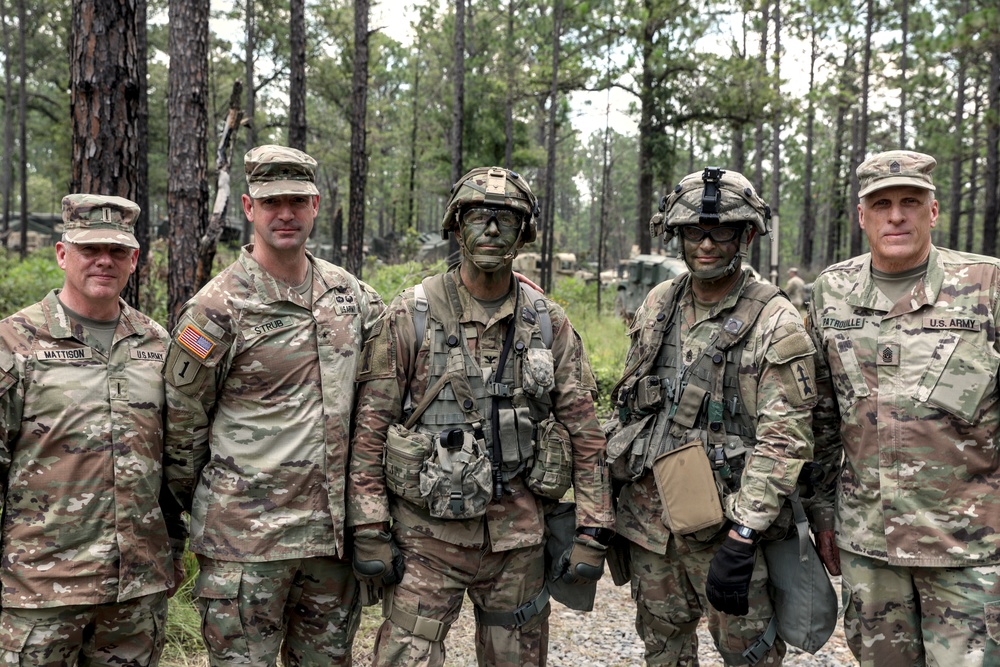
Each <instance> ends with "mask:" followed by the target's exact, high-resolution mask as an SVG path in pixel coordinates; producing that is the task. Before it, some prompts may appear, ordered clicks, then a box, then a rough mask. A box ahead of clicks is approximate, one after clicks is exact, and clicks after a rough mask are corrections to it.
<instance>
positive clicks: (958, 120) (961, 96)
mask: <svg viewBox="0 0 1000 667" xmlns="http://www.w3.org/2000/svg"><path fill="white" fill-rule="evenodd" d="M968 6H969V3H968V0H965V1H964V2H963V3H962V4H961V5H960V6H959V10H958V16H956V24H957V25H960V24H961V22H962V18H963V17H964V16H965V14H966V12H967V11H968ZM955 59H956V60H957V61H958V71H957V72H956V76H955V79H956V80H955V120H954V121H953V122H952V131H953V132H954V143H953V145H954V147H955V148H954V153H953V154H952V156H951V193H950V194H951V205H950V206H949V216H948V247H949V248H954V249H955V250H957V249H958V243H959V231H960V230H961V226H962V225H961V217H962V194H963V193H962V190H963V187H962V165H963V164H964V163H965V150H964V149H963V148H962V134H963V127H964V124H965V67H966V65H965V62H966V59H967V55H966V50H965V49H964V48H961V47H959V48H958V49H957V51H956V53H955Z"/></svg>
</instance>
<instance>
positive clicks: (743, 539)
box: [608, 168, 833, 665]
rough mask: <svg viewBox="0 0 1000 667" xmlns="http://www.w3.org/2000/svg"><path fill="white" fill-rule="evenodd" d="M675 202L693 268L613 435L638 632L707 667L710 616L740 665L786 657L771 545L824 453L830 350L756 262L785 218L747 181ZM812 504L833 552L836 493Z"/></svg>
mask: <svg viewBox="0 0 1000 667" xmlns="http://www.w3.org/2000/svg"><path fill="white" fill-rule="evenodd" d="M660 210H661V213H659V214H657V215H656V216H654V218H653V220H652V221H651V223H650V228H651V232H652V233H653V235H654V236H657V235H659V234H660V233H661V232H662V231H663V228H664V227H665V228H666V232H667V234H668V236H671V237H672V236H673V235H674V234H675V233H676V234H678V235H679V236H680V241H681V248H682V253H683V259H684V262H685V263H686V264H687V266H688V269H689V273H687V274H684V275H682V276H680V277H678V278H675V279H673V280H670V281H666V282H664V283H661V284H659V285H657V286H656V287H654V288H653V289H652V290H651V291H650V293H649V295H648V296H647V297H646V300H645V302H644V303H643V305H642V306H641V307H640V309H639V311H638V312H637V314H636V316H635V319H634V320H633V323H632V326H631V329H630V335H631V337H632V345H631V347H630V349H629V353H628V357H627V360H626V371H625V373H624V375H623V378H622V380H621V381H620V382H619V383H618V385H617V386H616V387H615V390H614V393H613V395H612V398H613V400H614V401H615V403H616V404H617V405H618V406H619V409H620V412H619V414H620V421H621V427H622V428H621V430H619V431H618V432H617V433H615V435H614V436H613V437H612V438H611V439H610V440H609V443H608V463H609V464H610V466H611V470H612V472H613V474H614V475H615V478H616V479H617V480H619V481H620V482H622V485H621V486H622V488H621V491H620V495H619V496H618V501H617V505H616V514H617V524H616V529H617V532H618V534H619V535H620V536H622V537H624V538H627V540H628V542H629V549H628V554H629V556H628V559H627V562H628V563H629V564H630V568H629V569H630V571H631V584H632V595H633V597H634V598H635V600H636V604H637V613H636V629H637V630H638V632H639V635H640V636H641V637H642V638H643V641H644V642H645V645H646V662H647V664H649V665H696V664H698V658H697V654H698V649H697V644H698V639H697V636H696V634H695V628H696V626H697V625H698V621H699V619H700V618H701V617H702V615H707V617H708V626H709V630H710V632H711V634H712V637H713V639H714V640H715V645H716V647H717V648H718V650H719V652H720V653H721V655H722V657H723V659H724V660H725V663H726V664H727V665H746V664H757V663H759V664H768V665H777V664H780V663H781V661H782V659H783V656H784V654H785V644H784V642H783V641H782V640H781V638H780V637H775V626H776V623H775V620H774V612H773V608H772V605H771V601H770V599H769V597H768V592H767V587H766V583H767V578H768V572H767V566H766V563H765V561H764V558H762V557H760V555H759V554H760V549H759V545H758V541H759V540H761V539H763V540H769V539H782V538H784V537H785V535H786V533H787V532H788V531H789V526H790V523H791V521H790V518H791V510H790V507H789V503H788V502H787V499H788V498H789V496H790V495H791V494H792V493H793V492H794V491H795V490H796V489H797V485H798V481H799V479H800V475H801V474H802V472H803V469H804V467H805V466H806V464H807V463H809V462H810V461H812V459H813V437H812V431H811V423H812V422H811V410H812V408H813V407H814V406H815V405H816V401H817V394H816V384H815V377H814V370H813V369H814V360H813V356H814V354H815V349H814V347H813V345H812V343H811V342H810V339H809V337H808V335H807V333H806V331H805V328H804V326H803V323H802V320H801V318H800V317H799V315H798V313H797V312H796V310H795V308H794V307H793V306H792V305H791V304H790V303H789V302H788V300H787V299H786V298H784V297H783V296H782V295H781V294H780V292H779V291H778V289H777V288H775V287H774V286H772V285H770V284H767V283H761V282H758V281H756V280H755V279H754V277H753V275H752V273H751V272H750V270H749V269H746V270H741V262H742V257H744V256H745V254H746V250H747V247H748V246H749V244H750V242H751V241H752V240H753V238H754V236H755V235H756V234H758V233H761V234H766V233H767V227H766V221H767V219H768V218H769V215H770V212H769V211H768V209H767V207H766V205H765V204H764V202H763V201H762V200H761V198H760V197H758V196H757V194H756V193H755V192H754V191H753V188H752V187H751V185H750V183H749V182H748V181H747V180H746V178H744V177H743V176H742V175H741V174H739V173H737V172H733V171H726V170H722V169H718V168H708V169H705V171H704V172H696V173H693V174H690V175H688V176H687V177H685V178H684V179H683V180H682V181H681V183H680V185H678V186H677V188H676V189H675V190H674V192H673V193H672V194H671V195H670V196H669V197H665V198H664V200H663V201H662V203H661V207H660ZM811 512H812V517H811V518H812V522H811V523H812V526H813V529H814V530H815V531H816V532H817V533H818V537H819V541H820V543H821V544H825V548H826V549H828V550H831V549H832V541H833V533H832V528H833V522H832V515H833V509H832V490H831V491H828V492H827V493H826V496H825V502H823V498H820V497H817V498H815V499H814V501H813V502H812V504H811ZM616 549H617V547H616ZM709 603H711V604H709Z"/></svg>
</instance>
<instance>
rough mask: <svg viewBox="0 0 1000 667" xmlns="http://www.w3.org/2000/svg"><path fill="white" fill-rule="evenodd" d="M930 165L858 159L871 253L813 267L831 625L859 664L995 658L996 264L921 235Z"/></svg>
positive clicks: (999, 475) (999, 479)
mask: <svg viewBox="0 0 1000 667" xmlns="http://www.w3.org/2000/svg"><path fill="white" fill-rule="evenodd" d="M935 164H936V161H935V159H934V158H933V157H931V156H930V155H925V154H923V153H917V152H914V151H903V150H895V151H887V152H884V153H879V154H877V155H873V156H872V157H870V158H869V159H867V160H866V161H865V162H863V163H862V164H861V165H860V166H859V167H858V170H857V174H858V180H859V183H860V191H859V193H858V194H859V196H860V198H861V201H860V204H859V205H858V221H859V223H860V225H861V228H862V229H863V230H864V232H865V235H866V236H867V237H868V244H869V246H870V248H871V252H869V253H866V254H864V255H861V256H859V257H855V258H853V259H849V260H847V261H845V262H841V263H839V264H835V265H833V266H831V267H829V268H827V269H826V270H825V271H824V272H823V273H822V274H820V276H819V277H818V278H817V280H816V283H815V286H814V287H813V297H812V305H811V307H810V317H811V330H812V334H813V336H814V339H815V341H816V345H817V347H818V348H819V350H820V352H821V355H822V362H821V364H820V367H819V370H822V371H823V372H829V373H830V374H831V377H832V380H833V388H834V389H835V391H836V406H837V407H838V408H839V409H838V410H837V416H838V417H839V423H840V434H841V435H842V437H843V448H844V454H845V456H844V462H843V464H842V466H841V465H838V466H836V467H834V469H833V472H834V473H839V483H838V484H837V495H836V510H837V544H838V546H839V547H840V562H841V564H842V567H843V580H842V581H843V587H844V601H845V603H846V604H845V610H846V611H845V614H844V629H845V633H846V636H847V641H848V645H849V646H850V647H851V651H852V652H853V653H854V656H855V657H856V658H857V659H858V661H859V662H860V663H861V664H862V665H866V666H874V665H924V664H927V665H963V666H965V667H972V666H974V665H976V666H979V665H993V666H996V665H1000V456H998V455H997V443H998V441H1000V433H998V430H1000V409H998V407H1000V389H998V385H997V369H998V368H1000V341H998V338H997V336H996V332H997V327H998V325H1000V260H998V259H996V258H995V257H984V256H980V255H972V254H969V253H964V252H958V251H955V250H950V249H947V248H939V247H937V246H935V245H934V244H933V243H932V242H931V229H933V227H934V225H935V224H936V222H937V217H938V202H937V200H936V199H935V198H934V190H935V188H934V183H933V181H932V179H931V172H932V171H933V170H934V166H935ZM952 187H957V185H956V184H952ZM953 224H954V223H953Z"/></svg>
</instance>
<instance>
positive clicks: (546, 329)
mask: <svg viewBox="0 0 1000 667" xmlns="http://www.w3.org/2000/svg"><path fill="white" fill-rule="evenodd" d="M518 284H519V285H520V288H519V289H518V290H517V291H516V293H515V307H514V317H513V318H512V319H511V321H510V322H509V323H508V326H507V331H506V335H505V337H504V342H503V349H502V350H500V352H499V356H498V358H497V359H495V361H494V362H493V363H491V364H489V365H487V364H484V365H482V366H481V365H480V364H479V363H478V362H477V361H476V359H475V358H474V357H473V355H472V353H471V351H470V348H469V344H468V341H469V340H470V339H474V338H476V337H478V335H479V334H478V330H477V328H476V325H475V324H471V323H469V324H462V323H461V321H460V318H461V312H462V304H461V300H460V297H459V294H458V286H457V279H456V278H455V277H454V276H453V275H451V274H443V275H436V276H431V277H429V278H426V279H425V280H424V281H423V282H422V283H421V284H420V285H417V286H416V287H415V288H414V297H415V303H414V316H413V325H414V331H415V333H416V341H417V344H418V346H419V347H421V348H422V347H424V346H427V348H428V354H427V375H428V377H427V387H428V390H427V392H426V394H425V396H424V399H423V400H422V401H421V402H420V404H419V405H417V406H416V407H414V408H412V414H411V415H410V418H409V419H408V420H407V425H408V426H409V427H410V428H413V429H414V430H416V431H418V432H421V433H426V434H428V435H430V436H432V437H434V438H439V439H440V440H441V441H442V442H444V441H445V440H446V439H447V438H448V434H452V438H453V439H454V441H455V442H456V444H457V442H458V439H459V438H460V437H468V435H469V434H471V437H472V438H474V439H475V440H476V441H477V442H478V443H479V444H480V447H481V448H482V449H483V450H484V451H486V452H488V453H489V455H490V459H491V463H492V468H493V479H494V496H495V497H496V496H497V495H498V494H499V493H502V490H503V488H504V487H506V485H507V483H508V482H509V481H510V480H511V479H513V478H514V477H516V476H517V475H519V474H521V473H522V472H524V471H525V469H526V468H527V467H528V466H529V465H530V464H531V463H532V461H533V458H534V453H535V452H534V445H533V443H534V441H535V439H536V437H537V428H538V423H539V422H540V421H542V420H544V419H545V418H546V417H548V415H549V413H550V411H551V408H552V401H551V398H550V397H549V391H550V390H551V389H552V388H553V386H554V377H551V376H550V377H549V378H548V382H547V383H546V382H545V378H540V377H538V375H539V373H538V372H533V370H532V368H533V367H532V363H531V361H530V358H531V357H533V356H537V354H538V353H539V352H541V353H542V355H543V356H544V354H545V353H547V354H548V355H549V358H550V359H551V352H550V351H549V349H550V348H551V345H552V322H551V318H550V315H549V312H548V307H547V306H546V303H545V300H544V299H543V298H542V295H541V294H540V293H539V292H537V291H536V290H534V289H531V288H529V287H527V286H526V285H523V284H520V283H518ZM533 351H534V354H533ZM549 368H550V371H551V364H550V367H549ZM498 371H499V372H498ZM543 374H544V373H543ZM550 375H551V374H550ZM407 409H409V406H407ZM414 417H417V419H416V420H414ZM458 431H461V433H457V432H458Z"/></svg>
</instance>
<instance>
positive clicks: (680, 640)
mask: <svg viewBox="0 0 1000 667" xmlns="http://www.w3.org/2000/svg"><path fill="white" fill-rule="evenodd" d="M721 544H722V541H721V540H719V541H718V542H717V543H715V544H713V545H712V546H711V547H709V548H707V549H703V550H701V551H688V550H687V548H686V547H685V546H683V545H679V544H678V539H677V538H676V537H671V538H670V540H669V542H668V543H667V552H666V554H658V553H653V552H652V551H647V550H646V549H643V548H642V547H640V546H638V545H635V544H631V545H630V553H631V557H630V558H631V565H632V598H633V599H634V600H635V601H636V616H635V629H636V631H637V632H638V633H639V636H640V637H642V641H643V642H644V643H645V645H646V664H647V665H649V666H650V667H654V666H655V667H659V666H665V665H677V666H684V667H696V666H697V665H698V636H697V634H695V630H696V628H697V626H698V621H699V619H701V617H702V616H706V617H707V618H708V630H709V632H710V633H711V635H712V639H714V640H715V647H716V648H717V649H718V651H719V653H720V654H721V655H722V659H723V661H725V663H726V665H746V664H748V661H747V659H746V658H744V657H743V651H745V650H746V649H748V648H749V647H751V646H753V645H754V644H755V643H756V642H757V639H758V638H759V637H760V636H761V635H763V634H764V632H765V630H767V626H768V623H769V622H770V620H771V617H772V616H773V615H774V609H773V608H772V606H771V599H770V597H769V596H768V592H767V564H766V563H765V562H764V557H763V554H761V553H760V551H759V550H758V552H757V562H756V564H755V566H754V572H753V579H752V580H751V582H750V613H749V614H747V615H746V616H730V615H728V614H723V613H722V612H719V611H717V610H716V609H715V608H714V607H713V606H712V605H711V603H710V602H709V601H708V598H707V597H706V596H705V581H706V579H707V577H708V566H709V563H710V562H711V560H712V556H713V555H714V554H715V552H716V550H717V549H718V547H719V545H721ZM681 551H684V553H681ZM784 656H785V643H784V642H783V641H782V640H781V638H780V637H778V638H776V639H775V640H774V645H773V646H771V648H770V650H769V651H768V652H767V653H766V654H765V655H764V657H763V658H762V659H761V660H760V662H758V663H757V664H758V665H780V664H781V662H782V660H783V659H784Z"/></svg>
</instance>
